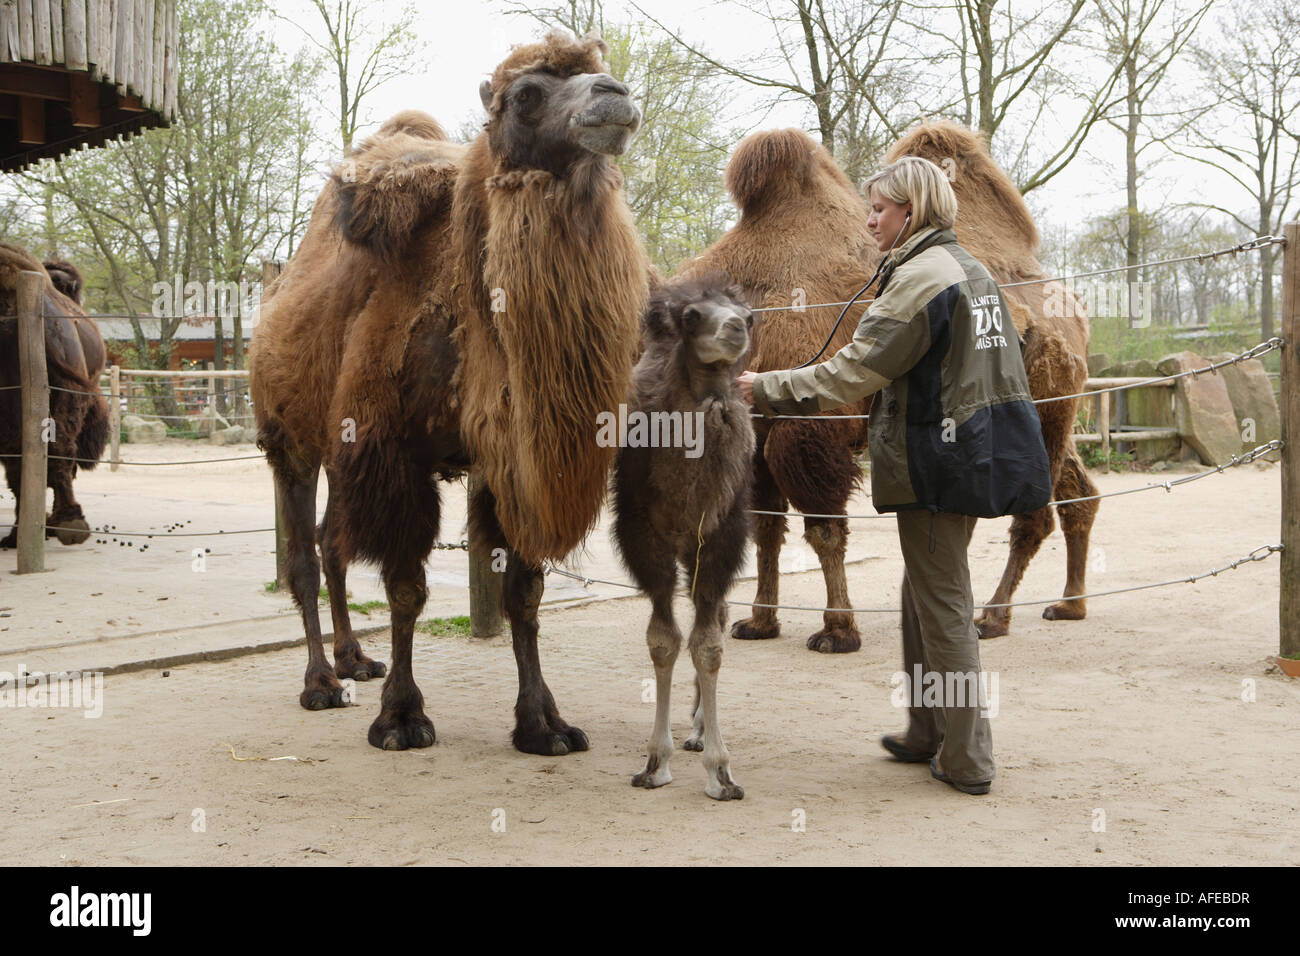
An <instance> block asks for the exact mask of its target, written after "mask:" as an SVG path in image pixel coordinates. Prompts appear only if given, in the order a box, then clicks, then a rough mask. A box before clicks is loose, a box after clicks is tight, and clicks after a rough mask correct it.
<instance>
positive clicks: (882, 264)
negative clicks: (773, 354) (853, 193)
mask: <svg viewBox="0 0 1300 956" xmlns="http://www.w3.org/2000/svg"><path fill="white" fill-rule="evenodd" d="M911 221H912V211H911V210H910V209H909V210H908V211H907V218H906V219H904V220H903V226H902V228H901V229H899V230H898V235H897V236H895V237H894V241H893V243H892V244H891V245H890V247H889V252H887V253H886V254H885V258H883V259H881V260H880V265H878V266H876V272H875V275H873V276H872V277H871V278H870V279H869V280H867V284H866V285H864V286H863V287H862V288H861V289H859V290H858V291H857V292H855V293H854V294H853V298H851V299H849V301H848V302H846V303H844V308H843V309H841V310H840V317H839V318H838V319H836V320H835V324H834V325H833V326H831V334H830V335H828V336H826V342H825V343H824V344H823V345H822V347H821V348H820V349H818V350H817V354H816V355H814V356H813V357H812V358H810V359H809V360H808V361H806V362H804V363H803V364H802V365H796V366H795V367H794V368H795V369H801V368H807V367H808V366H809V365H812V364H813V362H816V361H817V360H818V359H819V358H821V357H822V355H823V354H825V352H826V350H827V349H828V348H830V344H831V340H832V339H834V338H835V333H836V332H838V331H839V330H840V323H841V322H843V321H844V316H846V315H848V314H849V309H850V308H852V307H853V303H854V302H856V301H858V299H859V298H861V297H862V295H863V293H865V292H866V291H867V290H868V289H870V288H871V287H872V286H873V285H875V283H876V280H877V279H879V278H880V273H881V272H883V271H884V268H885V266H887V265H888V264H889V261H890V259H892V258H893V255H892V253H893V251H894V247H895V246H897V245H898V240H899V239H902V238H903V233H904V232H906V231H907V224H908V223H909V222H911ZM793 370H794V369H792V371H793Z"/></svg>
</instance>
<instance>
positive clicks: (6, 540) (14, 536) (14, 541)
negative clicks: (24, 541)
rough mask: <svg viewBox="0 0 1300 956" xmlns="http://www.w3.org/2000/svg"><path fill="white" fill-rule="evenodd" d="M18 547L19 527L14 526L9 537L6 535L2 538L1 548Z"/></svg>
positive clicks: (0, 541) (0, 540)
mask: <svg viewBox="0 0 1300 956" xmlns="http://www.w3.org/2000/svg"><path fill="white" fill-rule="evenodd" d="M16 547H18V525H14V526H13V527H12V528H10V529H9V533H8V534H7V535H5V536H4V537H3V538H0V548H16Z"/></svg>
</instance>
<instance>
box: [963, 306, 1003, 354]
mask: <svg viewBox="0 0 1300 956" xmlns="http://www.w3.org/2000/svg"><path fill="white" fill-rule="evenodd" d="M971 311H972V312H974V313H975V348H976V350H977V351H978V350H980V349H988V348H998V349H1001V348H1006V345H1007V340H1006V338H1005V337H1003V336H1001V335H991V334H990V333H992V332H1001V331H1002V303H1001V302H999V301H998V296H996V295H982V296H979V297H978V298H976V299H974V300H973V301H972V302H971Z"/></svg>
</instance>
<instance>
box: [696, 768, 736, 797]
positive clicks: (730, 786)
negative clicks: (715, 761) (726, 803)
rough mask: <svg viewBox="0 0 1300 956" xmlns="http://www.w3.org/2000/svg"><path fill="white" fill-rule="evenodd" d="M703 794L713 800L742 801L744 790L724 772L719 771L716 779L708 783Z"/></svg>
mask: <svg viewBox="0 0 1300 956" xmlns="http://www.w3.org/2000/svg"><path fill="white" fill-rule="evenodd" d="M704 792H705V793H706V794H708V795H709V796H710V797H712V798H713V799H714V800H744V799H745V788H744V787H742V786H741V785H740V784H738V783H736V781H734V780H732V779H731V775H730V774H728V773H726V772H725V771H719V773H718V775H717V777H716V778H714V779H712V780H710V781H709V785H708V786H707V787H705V788H704Z"/></svg>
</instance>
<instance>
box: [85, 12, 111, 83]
mask: <svg viewBox="0 0 1300 956" xmlns="http://www.w3.org/2000/svg"><path fill="white" fill-rule="evenodd" d="M106 2H107V0H86V59H87V60H89V61H90V78H91V79H92V80H102V79H103V78H104V44H103V38H102V37H101V36H100V32H99V31H100V23H101V22H102V20H103V16H104V4H105V3H106Z"/></svg>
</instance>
